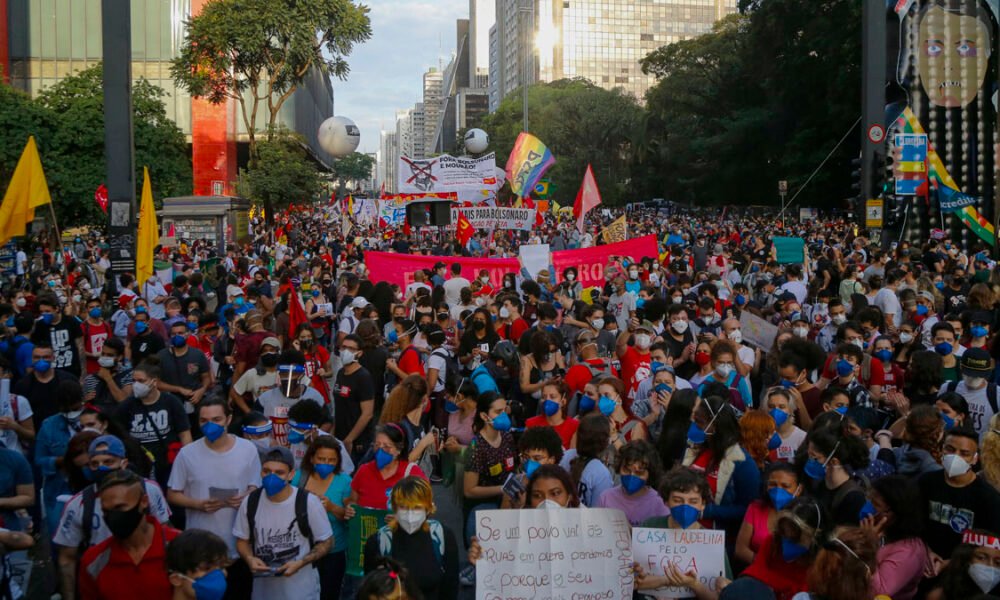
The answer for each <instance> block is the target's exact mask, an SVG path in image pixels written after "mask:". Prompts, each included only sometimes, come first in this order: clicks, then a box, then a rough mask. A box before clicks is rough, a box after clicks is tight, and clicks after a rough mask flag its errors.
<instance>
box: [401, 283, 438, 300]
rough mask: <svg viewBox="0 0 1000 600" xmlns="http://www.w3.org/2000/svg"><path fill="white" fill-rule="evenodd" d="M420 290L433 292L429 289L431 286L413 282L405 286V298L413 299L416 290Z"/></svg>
mask: <svg viewBox="0 0 1000 600" xmlns="http://www.w3.org/2000/svg"><path fill="white" fill-rule="evenodd" d="M420 288H424V289H425V290H427V291H428V292H432V291H434V290H433V289H432V288H431V286H429V285H427V284H426V283H423V282H422V281H414V282H413V283H411V284H410V285H408V286H406V297H407V298H411V297H413V295H414V294H416V293H417V290H419V289H420Z"/></svg>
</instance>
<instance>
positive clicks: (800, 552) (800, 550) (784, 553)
mask: <svg viewBox="0 0 1000 600" xmlns="http://www.w3.org/2000/svg"><path fill="white" fill-rule="evenodd" d="M808 553H809V548H808V547H806V546H803V545H802V544H797V543H795V542H793V541H791V540H787V539H785V538H781V558H783V559H785V562H792V561H794V560H795V559H797V558H800V557H802V556H805V555H806V554H808Z"/></svg>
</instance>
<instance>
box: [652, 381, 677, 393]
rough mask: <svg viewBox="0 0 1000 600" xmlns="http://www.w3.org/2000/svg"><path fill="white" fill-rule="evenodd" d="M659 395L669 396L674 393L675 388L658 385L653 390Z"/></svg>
mask: <svg viewBox="0 0 1000 600" xmlns="http://www.w3.org/2000/svg"><path fill="white" fill-rule="evenodd" d="M653 389H654V390H655V391H656V392H657V393H658V394H669V393H671V392H673V391H674V390H673V388H672V387H670V386H669V385H667V384H665V383H658V384H656V387H655V388H653Z"/></svg>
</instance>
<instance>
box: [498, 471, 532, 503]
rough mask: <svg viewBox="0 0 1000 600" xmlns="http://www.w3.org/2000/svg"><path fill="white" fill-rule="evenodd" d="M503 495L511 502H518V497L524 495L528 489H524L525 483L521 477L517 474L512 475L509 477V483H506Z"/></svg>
mask: <svg viewBox="0 0 1000 600" xmlns="http://www.w3.org/2000/svg"><path fill="white" fill-rule="evenodd" d="M501 489H502V490H503V493H504V494H505V495H506V496H507V497H508V498H510V499H511V500H517V498H518V496H520V495H521V494H523V493H524V492H525V491H526V490H527V488H526V487H524V483H523V482H522V481H521V476H520V475H518V474H517V473H511V474H510V475H508V476H507V481H505V482H504V484H503V488H501Z"/></svg>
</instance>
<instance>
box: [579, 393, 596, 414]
mask: <svg viewBox="0 0 1000 600" xmlns="http://www.w3.org/2000/svg"><path fill="white" fill-rule="evenodd" d="M579 408H580V411H579V412H580V414H586V413H589V412H590V411H592V410H594V399H593V398H591V397H590V396H587V395H583V396H580V405H579Z"/></svg>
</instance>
